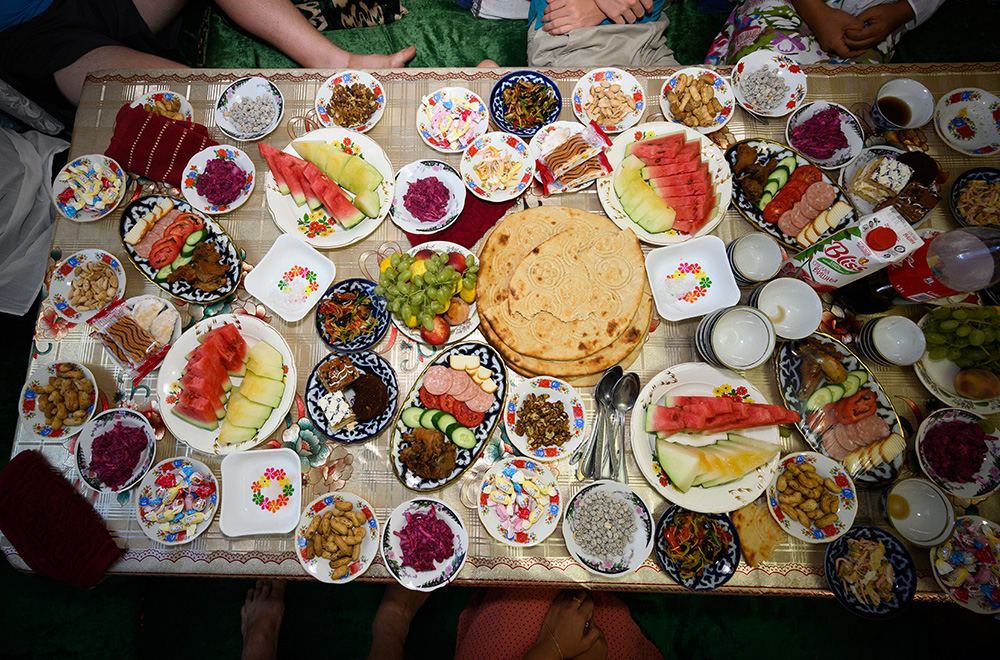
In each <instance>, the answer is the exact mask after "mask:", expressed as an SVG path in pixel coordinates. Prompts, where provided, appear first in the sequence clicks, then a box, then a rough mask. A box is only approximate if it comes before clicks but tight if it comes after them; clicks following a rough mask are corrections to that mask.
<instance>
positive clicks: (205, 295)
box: [118, 195, 243, 305]
mask: <svg viewBox="0 0 1000 660" xmlns="http://www.w3.org/2000/svg"><path fill="white" fill-rule="evenodd" d="M165 200H169V201H170V202H171V203H172V204H173V209H174V210H176V211H178V212H180V213H192V214H194V215H196V216H198V217H199V218H200V219H201V220H202V221H203V222H204V223H205V231H206V232H207V235H206V237H205V239H204V240H203V241H202V243H207V244H208V245H211V246H212V247H213V248H215V250H216V251H217V252H218V253H219V254H220V255H221V257H222V259H221V261H220V262H219V263H220V264H221V265H222V266H224V267H225V272H224V273H223V275H222V282H221V284H220V286H219V287H218V288H217V289H215V290H214V291H204V290H202V289H199V288H197V287H195V286H193V285H191V284H189V283H188V282H186V281H184V280H178V281H176V282H173V283H171V282H167V281H166V280H165V279H164V280H157V279H156V275H157V273H158V272H159V270H160V269H158V268H153V266H152V265H150V263H149V259H146V258H145V257H140V256H139V255H138V254H136V252H135V248H134V247H133V246H132V245H131V244H130V243H126V242H125V235H126V234H128V232H129V230H130V229H132V227H133V226H135V224H136V223H137V222H138V221H139V220H141V219H142V218H143V216H145V215H146V214H147V213H148V212H150V211H151V210H152V209H153V208H154V207H155V206H156V205H157V204H158V203H160V202H163V201H165ZM168 215H169V214H168ZM160 222H167V223H168V225H169V223H170V220H168V219H167V218H166V217H164V218H162V219H161V220H160ZM157 224H159V223H157ZM150 231H154V230H153V229H151V230H150ZM118 232H119V238H120V239H121V243H122V247H124V248H125V254H126V255H127V256H128V258H129V260H130V261H131V262H132V264H133V265H134V266H135V267H136V268H137V269H139V272H140V273H142V274H143V275H144V276H145V277H146V279H147V280H149V281H150V282H152V283H153V284H155V285H156V286H158V287H159V288H160V289H161V290H163V291H165V292H166V293H168V294H170V295H171V296H173V297H174V298H177V299H179V300H183V301H184V302H189V303H197V304H200V305H206V304H209V303H214V302H218V301H219V300H222V299H223V298H225V297H226V296H228V295H230V294H232V293H233V292H234V291H236V287H237V286H239V283H240V280H241V279H242V278H243V257H242V251H241V250H240V249H239V248H238V247H236V244H235V243H234V242H233V239H232V238H230V237H229V234H227V233H226V230H225V229H223V228H222V225H220V224H219V223H218V222H216V221H215V219H213V218H212V217H210V216H207V215H205V214H203V213H202V212H200V211H199V210H198V209H196V208H194V207H193V206H192V205H191V204H190V203H189V202H187V201H186V200H183V199H179V198H177V197H170V196H168V195H147V196H145V197H140V198H139V199H136V200H135V201H133V202H131V203H130V204H129V205H128V206H126V207H125V210H124V211H122V220H121V224H120V225H119V229H118Z"/></svg>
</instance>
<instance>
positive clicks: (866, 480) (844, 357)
mask: <svg viewBox="0 0 1000 660" xmlns="http://www.w3.org/2000/svg"><path fill="white" fill-rule="evenodd" d="M810 337H811V338H815V339H816V340H818V341H820V342H822V343H823V344H828V345H831V346H832V347H833V349H834V350H836V352H837V353H839V354H840V356H841V364H843V365H844V368H845V369H847V371H848V372H851V371H864V372H866V373H867V374H868V380H867V381H866V382H865V383H864V384H863V385H862V387H863V388H867V389H870V390H871V391H872V392H873V393H874V394H875V397H876V399H877V400H878V410H877V411H876V413H875V414H877V415H878V416H879V417H881V418H882V419H884V420H885V422H886V424H888V425H889V432H890V433H896V434H899V435H900V436H902V435H903V427H902V425H901V424H900V422H899V415H897V414H896V409H895V408H894V407H893V405H892V402H891V401H890V400H889V397H888V396H887V395H886V393H885V391H884V390H883V389H882V386H881V385H880V384H879V382H878V381H877V380H876V379H875V376H874V374H872V372H871V371H870V370H869V369H868V367H866V366H865V364H864V362H862V361H861V360H859V359H858V357H857V356H856V355H855V354H854V353H852V352H851V349H849V348H847V347H846V346H844V344H842V343H841V342H839V341H838V340H836V339H834V338H833V337H830V336H829V335H825V334H823V333H820V332H817V333H814V334H812V335H810ZM810 337H806V339H803V340H801V342H800V341H788V342H784V343H783V344H781V345H780V346H779V347H778V350H777V351H775V357H774V365H775V374H776V378H777V381H778V391H779V392H780V393H781V400H782V403H783V404H784V405H785V407H787V408H789V409H790V410H794V411H795V412H797V413H799V414H800V415H801V419H800V420H799V422H798V423H797V424H796V426H797V427H798V429H799V431H800V432H801V433H802V436H803V437H804V438H805V440H806V442H807V443H809V446H810V447H812V448H813V449H814V450H816V451H817V452H819V453H820V454H822V455H824V456H827V457H829V458H831V459H833V460H837V459H835V458H834V457H833V456H831V455H830V453H829V452H828V451H827V450H826V448H824V447H823V437H822V435H820V434H819V433H817V432H816V431H814V430H813V428H812V426H811V425H810V423H809V412H810V411H808V410H806V402H805V400H803V399H800V398H799V397H798V395H797V390H798V389H799V383H800V382H801V380H800V375H799V364H800V362H801V358H800V357H799V356H798V355H796V354H795V353H794V352H793V351H794V350H795V349H796V348H797V347H798V345H799V344H800V343H802V342H805V341H807V340H809V339H810ZM825 384H826V380H825V379H824V380H822V381H820V383H819V384H818V385H817V386H816V388H814V389H813V390H812V391H813V392H815V391H816V390H817V389H819V388H820V387H823V386H824V385H825ZM862 449H863V448H862ZM855 451H861V450H860V449H859V450H855ZM905 455H906V452H905V451H904V452H902V453H900V454H899V455H898V456H896V458H894V459H893V461H892V462H891V463H886V462H884V461H883V462H882V463H880V464H878V465H876V466H875V467H873V468H871V469H869V470H867V471H865V472H862V473H860V474H852V475H851V477H852V478H853V479H854V481H856V482H857V483H859V484H862V485H866V486H877V485H880V484H886V483H888V482H890V481H892V480H893V479H895V478H896V476H897V475H898V474H899V469H900V468H901V467H902V465H903V459H904V458H905ZM848 456H850V454H848ZM845 460H846V459H845ZM838 462H842V461H838Z"/></svg>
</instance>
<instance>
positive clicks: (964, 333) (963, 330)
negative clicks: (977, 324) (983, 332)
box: [955, 325, 972, 337]
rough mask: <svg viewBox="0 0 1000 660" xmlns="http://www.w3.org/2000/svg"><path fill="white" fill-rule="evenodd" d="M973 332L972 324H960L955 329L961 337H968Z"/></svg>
mask: <svg viewBox="0 0 1000 660" xmlns="http://www.w3.org/2000/svg"><path fill="white" fill-rule="evenodd" d="M971 332H972V326H970V325H960V326H958V327H957V328H956V329H955V334H956V335H958V336H959V337H968V336H969V334H970V333H971Z"/></svg>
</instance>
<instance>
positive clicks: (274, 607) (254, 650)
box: [240, 580, 285, 660]
mask: <svg viewBox="0 0 1000 660" xmlns="http://www.w3.org/2000/svg"><path fill="white" fill-rule="evenodd" d="M284 613H285V581H284V580H257V584H256V585H255V586H254V587H253V588H252V589H250V590H249V591H248V592H247V600H246V603H244V604H243V609H242V610H240V632H242V633H243V660H273V659H274V658H276V657H277V656H278V631H279V630H280V628H281V617H282V615H283V614H284Z"/></svg>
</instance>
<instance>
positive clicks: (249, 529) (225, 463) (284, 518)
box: [219, 449, 302, 536]
mask: <svg viewBox="0 0 1000 660" xmlns="http://www.w3.org/2000/svg"><path fill="white" fill-rule="evenodd" d="M222 483H224V484H226V490H224V491H223V492H222V516H221V518H220V519H219V529H220V530H222V533H223V534H225V535H226V536H252V535H254V534H287V533H288V532H290V531H292V530H293V529H295V526H296V524H298V522H299V509H300V507H301V506H302V463H301V462H300V460H299V455H298V454H296V453H295V452H294V451H292V450H291V449H260V450H258V451H240V452H236V453H234V454H229V455H228V456H226V457H225V458H224V459H222Z"/></svg>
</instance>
